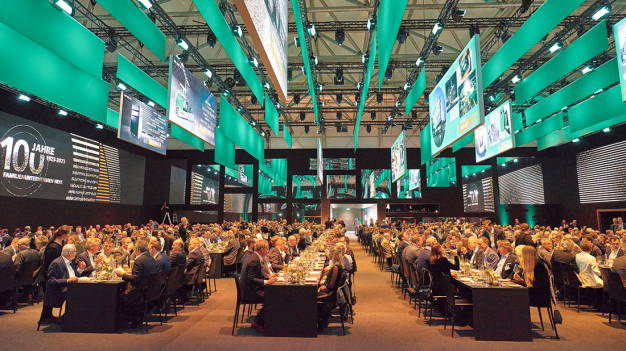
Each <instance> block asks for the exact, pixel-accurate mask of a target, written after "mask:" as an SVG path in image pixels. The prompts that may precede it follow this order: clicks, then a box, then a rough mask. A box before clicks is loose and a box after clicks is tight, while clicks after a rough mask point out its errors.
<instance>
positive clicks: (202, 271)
mask: <svg viewBox="0 0 626 351" xmlns="http://www.w3.org/2000/svg"><path fill="white" fill-rule="evenodd" d="M194 281H195V284H194V285H193V290H194V293H195V295H196V299H197V301H198V302H199V303H200V302H204V291H205V290H206V268H205V267H204V263H203V264H202V265H200V268H199V269H198V271H197V272H196V276H195V280H194ZM209 282H210V280H209Z"/></svg>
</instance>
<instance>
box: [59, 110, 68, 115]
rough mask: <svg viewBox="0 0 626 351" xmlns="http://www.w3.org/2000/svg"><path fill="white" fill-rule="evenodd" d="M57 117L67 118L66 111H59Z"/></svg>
mask: <svg viewBox="0 0 626 351" xmlns="http://www.w3.org/2000/svg"><path fill="white" fill-rule="evenodd" d="M59 116H67V111H65V110H59Z"/></svg>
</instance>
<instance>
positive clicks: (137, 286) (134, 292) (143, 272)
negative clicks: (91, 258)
mask: <svg viewBox="0 0 626 351" xmlns="http://www.w3.org/2000/svg"><path fill="white" fill-rule="evenodd" d="M135 252H136V253H137V256H136V257H135V262H134V264H133V270H132V272H131V273H127V272H124V270H123V269H121V268H118V269H116V270H115V273H116V274H117V276H118V277H121V278H122V280H124V281H125V282H128V284H127V285H126V291H124V293H123V294H122V299H121V300H122V302H123V303H124V304H125V305H137V304H138V303H140V301H141V290H142V288H143V286H144V285H145V284H146V282H147V281H148V278H149V277H150V275H151V274H153V273H156V271H157V270H156V261H155V260H154V258H152V256H150V253H149V252H148V242H147V241H145V240H139V241H137V243H136V245H135Z"/></svg>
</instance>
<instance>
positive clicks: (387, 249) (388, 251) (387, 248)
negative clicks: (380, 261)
mask: <svg viewBox="0 0 626 351" xmlns="http://www.w3.org/2000/svg"><path fill="white" fill-rule="evenodd" d="M380 246H382V248H383V256H384V257H385V259H387V258H391V257H392V256H393V248H392V247H391V244H389V241H388V240H387V239H385V240H383V241H382V242H381V243H380Z"/></svg>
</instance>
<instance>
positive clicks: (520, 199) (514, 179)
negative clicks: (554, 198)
mask: <svg viewBox="0 0 626 351" xmlns="http://www.w3.org/2000/svg"><path fill="white" fill-rule="evenodd" d="M501 170H502V167H499V168H498V173H499V174H500V171H501ZM498 186H499V191H500V203H501V204H507V205H544V204H545V203H546V200H545V192H544V187H543V172H542V169H541V163H539V164H535V165H532V166H529V167H524V168H521V169H518V170H515V171H512V172H509V173H506V174H500V175H499V177H498Z"/></svg>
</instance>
